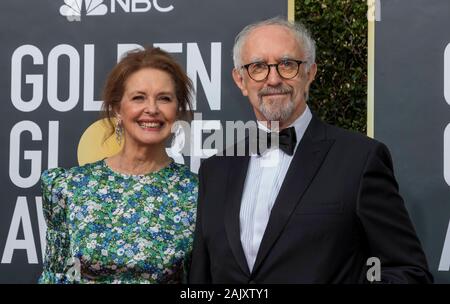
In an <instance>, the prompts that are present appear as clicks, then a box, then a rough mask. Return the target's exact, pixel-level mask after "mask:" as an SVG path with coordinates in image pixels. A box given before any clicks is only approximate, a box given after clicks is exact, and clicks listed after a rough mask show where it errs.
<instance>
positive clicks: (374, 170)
mask: <svg viewBox="0 0 450 304" xmlns="http://www.w3.org/2000/svg"><path fill="white" fill-rule="evenodd" d="M233 51H234V54H233V56H234V64H235V68H234V70H233V79H234V81H235V82H236V84H237V86H238V87H239V88H240V90H241V91H242V94H243V95H244V96H247V97H248V99H249V100H250V104H251V106H252V107H253V110H254V112H255V116H256V119H257V120H258V123H259V124H260V126H261V128H262V129H270V128H271V127H272V125H273V123H270V122H271V121H272V122H274V121H277V122H279V128H280V130H282V131H281V132H280V137H279V138H280V140H279V143H280V144H279V146H278V147H273V148H272V147H270V148H269V149H266V150H263V151H258V153H253V154H250V155H247V156H232V157H230V156H223V157H219V156H215V157H212V158H210V159H208V160H206V161H204V162H203V163H202V165H201V167H200V171H199V178H200V189H199V202H198V211H197V227H196V233H195V238H194V249H193V257H192V259H193V260H192V265H191V270H190V271H191V272H190V282H191V283H367V282H369V281H373V280H375V281H381V282H387V283H425V282H432V280H433V279H432V276H431V274H430V273H429V271H428V266H427V262H426V258H425V255H424V252H423V250H422V248H421V244H420V242H419V240H418V238H417V236H416V233H415V231H414V228H413V225H412V223H411V221H410V219H409V216H408V213H407V210H406V209H405V207H404V203H403V200H402V198H401V197H400V195H399V193H398V186H397V182H396V180H395V177H394V174H393V168H392V162H391V157H390V154H389V152H388V149H387V148H386V146H385V145H383V144H382V143H380V142H377V141H375V140H373V139H370V138H368V137H366V136H363V135H361V134H357V133H353V132H349V131H345V130H343V129H340V128H337V127H333V126H330V125H327V124H325V123H323V122H321V121H320V120H319V119H318V118H317V117H315V116H314V115H313V114H312V113H311V111H310V110H309V108H308V106H307V104H306V102H307V99H308V91H309V87H310V84H311V82H312V81H313V80H314V77H315V74H316V71H317V66H316V64H315V44H314V41H313V40H312V38H311V37H310V35H309V33H308V31H307V30H306V29H305V28H304V27H303V26H302V25H300V24H292V23H290V22H288V21H285V20H282V19H278V18H275V19H269V20H266V21H263V22H260V23H257V24H253V25H250V26H248V27H246V28H245V29H243V30H242V32H241V33H240V34H239V35H238V36H237V37H236V41H235V46H234V50H233ZM337 102H338V101H337ZM286 139H289V141H286ZM271 159H272V160H273V159H277V160H278V162H276V163H277V165H276V166H267V165H266V166H265V165H263V162H264V161H267V160H271ZM370 258H375V259H370ZM377 261H379V263H377ZM368 262H369V263H368ZM368 264H369V265H368ZM377 265H378V266H379V268H377V267H378V266H377ZM371 266H374V268H373V267H371ZM377 270H380V273H381V275H379V273H377Z"/></svg>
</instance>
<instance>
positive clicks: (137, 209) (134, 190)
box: [39, 160, 198, 283]
mask: <svg viewBox="0 0 450 304" xmlns="http://www.w3.org/2000/svg"><path fill="white" fill-rule="evenodd" d="M41 181H42V192H43V193H42V199H43V209H44V216H45V219H46V223H47V245H46V254H45V258H44V270H43V273H42V275H41V277H40V279H39V282H40V283H183V282H185V281H186V278H187V270H188V266H189V263H190V254H191V249H192V239H193V233H194V228H195V217H196V201H197V192H198V179H197V176H196V175H195V174H193V173H192V172H191V171H190V170H189V168H188V167H186V166H185V165H180V164H177V163H175V162H171V164H170V165H169V166H167V167H165V168H163V169H161V170H159V171H157V172H153V173H150V174H146V175H126V174H121V173H117V172H114V171H113V170H111V169H110V168H109V167H108V166H107V164H106V163H105V161H104V160H101V161H98V162H95V163H92V164H87V165H84V166H80V167H74V168H71V169H68V170H66V169H62V168H55V169H50V170H47V171H44V172H43V174H42V177H41Z"/></svg>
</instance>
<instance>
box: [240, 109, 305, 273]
mask: <svg viewBox="0 0 450 304" xmlns="http://www.w3.org/2000/svg"><path fill="white" fill-rule="evenodd" d="M311 118H312V114H311V111H310V110H309V108H308V106H306V109H305V111H304V112H303V114H302V115H300V117H298V118H297V119H296V120H295V121H294V122H293V123H292V125H290V127H291V126H293V127H295V132H296V137H297V143H296V145H295V149H294V154H293V155H292V156H290V155H287V154H286V153H284V152H283V151H281V150H280V149H279V148H270V149H268V150H266V151H265V152H264V153H263V154H262V155H261V156H259V155H257V154H252V155H251V156H250V163H249V167H248V170H247V177H246V179H245V185H244V191H243V194H242V201H241V209H240V214H239V219H240V233H241V243H242V248H243V249H244V253H245V257H246V259H247V264H248V267H249V269H250V271H252V269H253V265H254V264H255V260H256V255H257V254H258V250H259V245H260V244H261V240H262V238H263V235H264V231H265V230H266V226H267V222H268V221H269V216H270V212H271V210H272V207H273V204H274V203H275V199H276V198H277V196H278V192H279V191H280V188H281V185H282V183H283V181H284V178H285V176H286V172H287V171H288V168H289V165H290V163H291V160H292V158H293V157H294V155H295V152H296V151H297V147H298V144H299V142H300V140H301V139H302V137H303V134H304V133H305V130H306V128H307V127H308V125H309V122H310V121H311ZM258 126H259V127H260V128H261V129H265V130H267V128H265V127H264V126H263V125H262V124H260V123H259V122H258Z"/></svg>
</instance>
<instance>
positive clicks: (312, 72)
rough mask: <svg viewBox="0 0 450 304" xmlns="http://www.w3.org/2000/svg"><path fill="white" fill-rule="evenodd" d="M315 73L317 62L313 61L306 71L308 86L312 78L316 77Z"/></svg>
mask: <svg viewBox="0 0 450 304" xmlns="http://www.w3.org/2000/svg"><path fill="white" fill-rule="evenodd" d="M316 73H317V64H316V63H313V64H312V65H311V67H310V68H309V71H308V87H309V85H310V84H311V82H313V80H314V78H316Z"/></svg>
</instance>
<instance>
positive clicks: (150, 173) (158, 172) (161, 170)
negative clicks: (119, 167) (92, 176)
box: [101, 158, 175, 178]
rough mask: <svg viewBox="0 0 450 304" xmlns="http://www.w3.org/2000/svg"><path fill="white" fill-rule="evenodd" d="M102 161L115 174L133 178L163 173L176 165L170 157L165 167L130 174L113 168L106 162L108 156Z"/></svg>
mask: <svg viewBox="0 0 450 304" xmlns="http://www.w3.org/2000/svg"><path fill="white" fill-rule="evenodd" d="M101 162H102V166H103V167H104V168H105V169H106V170H107V171H109V172H111V173H112V174H114V175H117V176H121V177H125V178H133V177H135V178H141V177H146V176H152V175H157V174H161V173H163V172H164V171H166V170H168V169H171V168H172V167H173V166H174V165H175V161H174V160H173V159H172V158H170V162H169V164H168V165H166V166H164V167H162V168H161V169H159V170H156V171H151V172H148V173H143V174H128V173H122V172H118V171H115V170H113V168H111V167H110V166H109V165H108V164H107V163H106V158H104V159H102V160H101Z"/></svg>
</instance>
